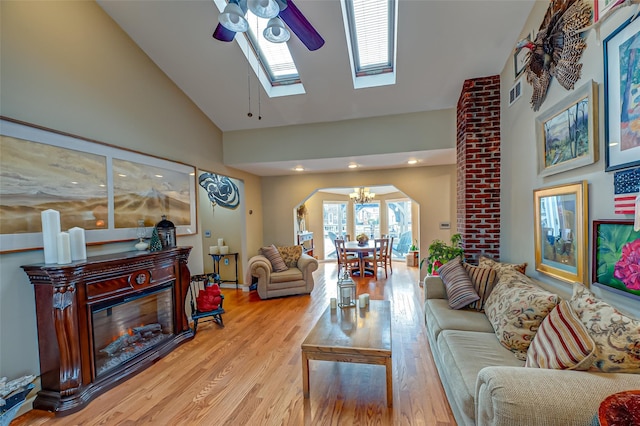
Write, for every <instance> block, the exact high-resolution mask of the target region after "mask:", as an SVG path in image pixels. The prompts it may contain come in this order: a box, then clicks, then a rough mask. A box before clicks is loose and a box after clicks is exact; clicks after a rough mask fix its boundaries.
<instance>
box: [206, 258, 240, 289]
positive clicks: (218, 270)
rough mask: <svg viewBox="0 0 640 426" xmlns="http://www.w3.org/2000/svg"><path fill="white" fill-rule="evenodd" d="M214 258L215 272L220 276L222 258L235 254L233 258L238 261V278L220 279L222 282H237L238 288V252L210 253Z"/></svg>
mask: <svg viewBox="0 0 640 426" xmlns="http://www.w3.org/2000/svg"><path fill="white" fill-rule="evenodd" d="M209 256H211V258H212V259H213V273H214V274H218V276H220V260H222V259H223V258H224V257H225V256H233V259H234V261H235V263H236V279H235V280H223V279H220V282H221V283H235V285H236V289H237V288H238V253H228V254H209Z"/></svg>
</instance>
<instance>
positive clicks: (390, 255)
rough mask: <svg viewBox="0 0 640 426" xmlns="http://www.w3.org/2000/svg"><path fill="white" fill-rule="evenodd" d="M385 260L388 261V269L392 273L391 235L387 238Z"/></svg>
mask: <svg viewBox="0 0 640 426" xmlns="http://www.w3.org/2000/svg"><path fill="white" fill-rule="evenodd" d="M387 262H388V263H389V270H390V271H391V273H392V274H393V237H390V238H389V245H388V246H387Z"/></svg>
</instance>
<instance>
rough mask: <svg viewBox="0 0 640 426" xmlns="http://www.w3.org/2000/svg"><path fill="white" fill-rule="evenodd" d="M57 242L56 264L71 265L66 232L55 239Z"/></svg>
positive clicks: (69, 244) (69, 247)
mask: <svg viewBox="0 0 640 426" xmlns="http://www.w3.org/2000/svg"><path fill="white" fill-rule="evenodd" d="M57 242H58V250H57V252H58V264H59V265H64V264H66V263H71V242H70V240H69V233H68V232H60V233H59V234H58V237H57Z"/></svg>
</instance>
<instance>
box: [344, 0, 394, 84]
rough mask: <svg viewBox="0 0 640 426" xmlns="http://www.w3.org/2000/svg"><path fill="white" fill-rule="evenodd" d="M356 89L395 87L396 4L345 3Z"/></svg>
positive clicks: (388, 0)
mask: <svg viewBox="0 0 640 426" xmlns="http://www.w3.org/2000/svg"><path fill="white" fill-rule="evenodd" d="M341 4H342V15H343V19H344V25H345V31H346V33H347V34H348V37H347V45H348V48H349V53H350V56H351V70H352V76H353V86H354V88H356V89H360V88H365V87H375V86H385V85H390V84H395V82H396V70H395V58H396V34H397V30H396V23H397V8H398V4H397V1H396V0H342V1H341Z"/></svg>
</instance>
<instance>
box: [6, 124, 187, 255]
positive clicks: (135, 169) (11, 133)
mask: <svg viewBox="0 0 640 426" xmlns="http://www.w3.org/2000/svg"><path fill="white" fill-rule="evenodd" d="M0 150H2V156H0V169H2V171H3V178H2V179H1V180H0V223H1V224H2V225H1V226H0V253H4V252H12V251H22V250H31V249H38V248H41V247H42V245H43V239H42V221H41V216H40V215H41V212H42V211H43V210H47V209H53V210H57V211H59V212H60V227H61V229H62V230H63V231H66V230H67V229H70V228H72V227H80V228H83V229H84V230H85V239H86V242H87V244H91V243H106V242H116V241H128V240H134V239H136V238H137V233H136V229H137V228H138V220H141V219H143V220H144V224H145V227H149V228H151V227H153V226H155V225H156V224H157V223H158V222H159V221H160V220H161V219H162V215H166V216H167V218H168V219H170V220H171V221H172V222H173V223H174V224H175V226H176V234H177V235H191V234H196V232H197V225H196V186H195V179H196V176H195V167H193V166H189V165H187V164H183V163H178V162H175V161H170V160H166V159H163V158H159V157H154V156H150V155H146V154H142V153H138V152H134V151H130V150H126V149H121V148H116V147H114V146H112V145H107V144H104V143H101V142H98V141H94V140H90V139H86V138H82V137H80V136H76V135H71V134H68V133H63V132H59V131H56V130H52V129H48V128H44V127H40V126H37V125H34V124H30V123H25V122H21V121H18V120H13V119H10V118H6V117H0ZM150 236H151V230H149V235H148V236H147V237H150Z"/></svg>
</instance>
